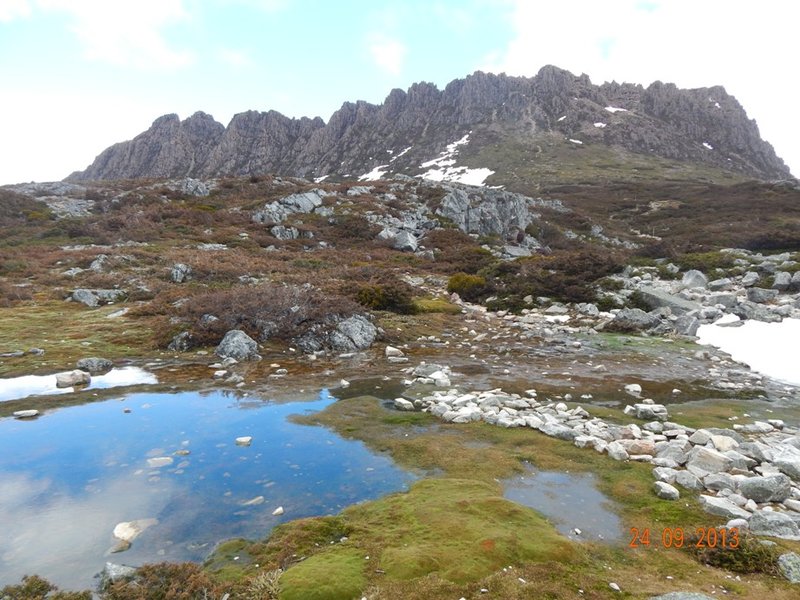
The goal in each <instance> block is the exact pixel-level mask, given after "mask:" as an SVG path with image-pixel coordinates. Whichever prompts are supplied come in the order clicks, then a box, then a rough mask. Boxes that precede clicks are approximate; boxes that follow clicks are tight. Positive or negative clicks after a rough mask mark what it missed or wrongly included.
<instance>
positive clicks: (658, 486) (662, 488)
mask: <svg viewBox="0 0 800 600" xmlns="http://www.w3.org/2000/svg"><path fill="white" fill-rule="evenodd" d="M653 489H654V490H655V492H656V496H658V497H659V498H661V499H662V500H678V499H679V498H680V497H681V493H680V492H679V491H678V488H676V487H675V486H672V485H670V484H668V483H666V482H664V481H656V482H655V483H654V484H653Z"/></svg>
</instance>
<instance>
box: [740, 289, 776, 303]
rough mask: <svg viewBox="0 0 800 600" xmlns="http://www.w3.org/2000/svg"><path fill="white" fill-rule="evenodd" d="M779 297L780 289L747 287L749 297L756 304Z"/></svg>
mask: <svg viewBox="0 0 800 600" xmlns="http://www.w3.org/2000/svg"><path fill="white" fill-rule="evenodd" d="M777 297H778V290H768V289H765V288H758V287H751V288H748V289H747V299H748V300H749V301H750V302H755V303H756V304H763V303H764V302H770V301H771V300H774V299H775V298H777Z"/></svg>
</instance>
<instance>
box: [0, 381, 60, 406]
mask: <svg viewBox="0 0 800 600" xmlns="http://www.w3.org/2000/svg"><path fill="white" fill-rule="evenodd" d="M72 391H74V389H73V388H71V387H69V388H58V387H56V376H55V375H24V376H22V377H13V378H11V379H0V400H14V399H15V398H25V397H27V396H32V395H34V394H68V393H70V392H72Z"/></svg>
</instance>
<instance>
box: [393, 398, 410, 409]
mask: <svg viewBox="0 0 800 600" xmlns="http://www.w3.org/2000/svg"><path fill="white" fill-rule="evenodd" d="M394 407H395V408H396V409H397V410H408V411H411V410H414V403H413V402H411V401H410V400H406V399H405V398H395V399H394Z"/></svg>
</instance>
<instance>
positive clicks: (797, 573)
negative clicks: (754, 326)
mask: <svg viewBox="0 0 800 600" xmlns="http://www.w3.org/2000/svg"><path fill="white" fill-rule="evenodd" d="M798 273H800V271H798ZM778 569H780V571H781V573H782V574H783V576H784V577H786V579H788V580H789V581H790V582H791V583H800V554H797V553H796V552H787V553H785V554H781V555H780V556H779V557H778Z"/></svg>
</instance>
